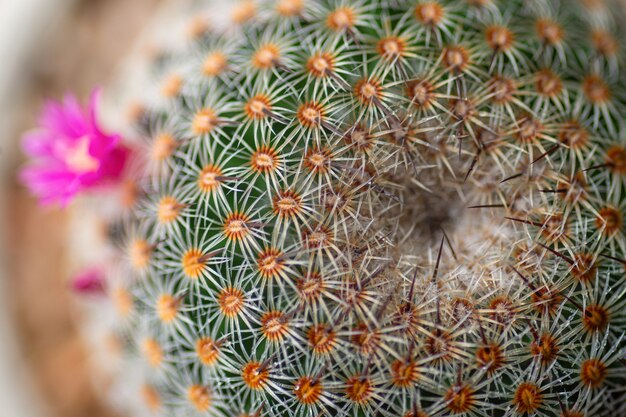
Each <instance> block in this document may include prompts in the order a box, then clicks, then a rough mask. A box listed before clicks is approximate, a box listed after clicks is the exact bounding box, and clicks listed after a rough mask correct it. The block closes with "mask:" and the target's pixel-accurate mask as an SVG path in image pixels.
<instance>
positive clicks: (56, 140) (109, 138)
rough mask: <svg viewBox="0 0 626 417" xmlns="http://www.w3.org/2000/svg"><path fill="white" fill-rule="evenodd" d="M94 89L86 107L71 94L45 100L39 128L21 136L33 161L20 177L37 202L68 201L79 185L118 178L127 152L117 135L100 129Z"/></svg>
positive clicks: (83, 187)
mask: <svg viewBox="0 0 626 417" xmlns="http://www.w3.org/2000/svg"><path fill="white" fill-rule="evenodd" d="M99 96H100V92H99V90H95V91H94V92H93V93H92V95H91V98H90V100H89V106H88V108H87V109H83V108H82V107H81V106H80V104H79V103H78V100H77V99H76V97H74V96H73V95H67V96H66V97H65V99H64V100H63V102H52V101H50V102H48V103H46V104H45V106H44V108H43V111H42V112H41V115H40V116H39V128H38V129H36V130H34V131H31V132H28V133H26V134H25V135H24V137H23V138H22V147H23V149H24V152H25V153H26V154H27V155H28V156H29V157H30V158H31V159H32V163H31V164H30V165H29V166H27V167H26V168H24V169H23V170H22V172H21V173H20V179H21V180H22V182H23V183H24V184H25V185H26V186H27V187H28V188H29V189H30V191H31V192H32V193H33V194H35V195H36V196H37V197H38V198H39V200H40V203H41V204H44V205H46V204H50V203H54V202H59V203H60V204H61V205H62V206H65V205H67V203H69V202H70V201H71V200H72V198H73V197H74V196H75V195H76V194H78V193H80V192H82V191H84V190H88V189H91V188H94V187H98V186H101V185H104V184H107V183H112V182H115V181H117V180H119V179H120V176H121V174H122V170H123V169H124V165H125V163H126V160H127V158H128V153H129V151H128V149H127V148H126V147H124V146H123V145H122V144H121V137H120V136H119V135H116V134H113V135H109V134H106V133H104V132H103V131H102V130H101V128H100V125H99V124H98V122H97V120H96V114H97V102H98V98H99Z"/></svg>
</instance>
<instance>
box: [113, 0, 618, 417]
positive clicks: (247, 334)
mask: <svg viewBox="0 0 626 417" xmlns="http://www.w3.org/2000/svg"><path fill="white" fill-rule="evenodd" d="M198 3H199V4H198V6H199V7H203V6H205V5H206V4H204V3H207V2H198ZM618 10H619V9H618V6H617V4H614V3H612V2H610V1H601V0H584V1H583V0H561V1H559V0H553V1H549V0H440V1H415V0H411V1H408V0H367V1H366V0H361V1H348V0H321V1H312V0H279V1H273V2H269V3H258V2H252V1H247V0H246V1H243V2H241V3H239V4H238V5H237V6H236V8H235V10H234V12H233V15H232V17H233V20H234V21H235V22H236V23H237V25H236V28H229V29H228V30H227V31H226V32H225V33H218V32H216V31H212V30H210V29H207V28H206V27H205V26H203V25H201V24H199V23H198V21H197V20H195V21H194V23H193V24H192V25H191V26H190V28H191V30H190V35H191V38H190V40H189V42H188V43H187V44H186V45H185V46H184V47H182V48H179V49H177V50H172V51H166V52H163V53H161V54H158V56H156V57H155V58H154V63H153V67H152V70H151V73H150V74H149V75H146V76H149V77H152V78H154V79H155V82H154V83H153V84H151V86H150V87H149V88H147V89H146V91H145V94H144V97H143V100H144V102H143V103H144V106H143V107H142V108H141V109H140V111H135V120H134V125H133V126H134V127H133V129H134V130H133V132H134V137H135V139H136V143H138V144H139V145H138V148H139V152H138V154H139V156H140V157H139V159H138V160H137V161H136V163H135V165H136V169H133V170H131V173H130V174H129V175H128V186H127V192H126V193H125V195H124V197H125V198H124V199H123V205H124V209H123V210H121V214H120V215H119V218H116V219H115V220H113V221H112V222H111V227H110V236H111V242H112V245H114V246H115V248H117V249H116V250H117V255H116V262H115V265H114V266H112V268H111V270H112V272H111V275H112V276H111V281H110V286H109V293H110V295H111V300H112V301H113V304H114V305H115V308H116V311H117V316H118V318H117V320H116V324H115V329H114V331H113V332H114V334H115V337H116V338H117V340H118V342H119V343H120V344H121V346H122V348H123V354H122V356H123V357H124V360H126V361H128V363H130V364H132V366H133V367H135V368H140V369H141V373H142V376H141V381H140V382H138V383H137V384H136V385H137V386H133V387H132V388H129V389H133V390H136V391H134V392H136V396H140V397H141V398H143V401H144V410H145V411H144V412H142V413H145V415H152V414H154V415H163V416H195V415H198V416H201V415H205V416H224V417H244V416H248V417H251V416H255V417H265V416H267V417H278V416H310V417H317V416H338V417H339V416H341V417H343V416H351V417H357V416H358V417H368V416H371V417H374V416H383V417H392V416H398V417H435V416H490V417H499V416H550V417H559V416H560V417H597V416H600V417H602V416H604V417H617V416H620V415H626V406H625V405H624V404H625V401H626V360H625V352H626V347H625V344H624V340H623V338H624V332H625V331H626V305H625V297H624V295H625V294H624V293H625V292H626V239H625V237H624V233H625V228H624V216H625V214H626V198H625V196H626V140H625V136H624V129H625V126H624V120H626V119H625V117H626V102H625V99H626V86H625V82H626V72H625V71H626V68H625V60H624V58H625V55H624V52H623V48H622V45H621V44H620V39H624V32H623V31H622V32H620V29H621V28H620V27H619V24H620V22H621V21H623V20H620V19H622V15H621V14H620V13H619V11H618ZM189 17H190V19H192V20H193V17H194V16H193V12H190V16H189ZM119 379H120V380H125V379H127V378H126V375H125V374H124V372H121V373H120V375H119Z"/></svg>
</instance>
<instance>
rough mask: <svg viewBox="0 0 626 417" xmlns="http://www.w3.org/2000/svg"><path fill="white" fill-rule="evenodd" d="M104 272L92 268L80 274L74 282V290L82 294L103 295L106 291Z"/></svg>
mask: <svg viewBox="0 0 626 417" xmlns="http://www.w3.org/2000/svg"><path fill="white" fill-rule="evenodd" d="M104 281H105V277H104V272H102V270H100V269H98V268H91V269H87V270H85V271H82V272H80V273H79V274H78V275H76V276H75V277H74V279H73V280H72V289H73V290H74V291H75V292H77V293H80V294H103V293H104V290H105V285H104Z"/></svg>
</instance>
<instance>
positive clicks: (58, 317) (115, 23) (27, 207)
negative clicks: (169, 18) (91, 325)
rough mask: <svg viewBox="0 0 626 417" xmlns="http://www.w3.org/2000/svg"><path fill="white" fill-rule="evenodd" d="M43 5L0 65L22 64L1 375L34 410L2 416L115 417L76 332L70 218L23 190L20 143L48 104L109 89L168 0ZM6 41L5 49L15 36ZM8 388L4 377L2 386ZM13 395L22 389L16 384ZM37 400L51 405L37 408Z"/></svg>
mask: <svg viewBox="0 0 626 417" xmlns="http://www.w3.org/2000/svg"><path fill="white" fill-rule="evenodd" d="M4 1H7V0H0V13H1V12H2V11H3V10H5V9H3V7H7V8H8V7H9V6H11V5H9V4H8V3H3V2H4ZM8 1H9V2H11V1H13V0H8ZM16 1H24V2H26V0H16ZM29 1H30V0H29ZM37 1H39V3H41V4H42V5H43V4H45V5H46V7H45V9H43V10H41V13H47V14H46V16H43V18H42V17H41V16H39V17H36V15H32V14H30V15H29V14H27V13H22V14H16V16H20V17H22V18H24V19H28V18H29V16H30V17H32V18H33V19H36V22H39V23H41V24H43V25H44V26H45V27H37V28H36V30H34V29H35V28H30V29H33V30H32V32H35V34H34V35H29V34H28V33H30V32H28V33H26V32H27V31H28V30H29V28H28V24H29V22H28V21H24V22H23V27H21V28H20V27H17V28H16V30H14V31H13V32H12V33H10V34H8V35H6V36H13V38H11V39H9V41H11V42H13V43H12V44H9V47H10V46H11V45H15V46H14V47H15V48H16V50H14V51H12V50H11V49H10V48H9V49H8V48H6V47H5V48H4V50H3V55H6V56H3V57H2V58H3V60H5V59H9V60H13V61H11V62H10V63H11V64H16V63H17V62H19V67H16V68H15V71H13V73H11V74H2V76H3V77H5V78H4V79H3V80H2V81H3V82H4V84H5V85H4V88H3V89H1V90H0V91H2V92H3V94H5V95H4V96H3V97H2V99H3V100H2V102H4V103H5V107H3V108H2V111H3V113H4V115H8V116H9V117H8V118H9V119H10V120H6V118H5V120H4V124H3V126H1V127H2V129H0V130H1V131H2V139H1V140H0V145H1V149H0V162H1V167H0V168H1V169H0V174H2V175H0V179H1V180H2V181H3V184H2V187H1V188H0V204H2V205H3V207H2V210H0V216H1V217H2V218H1V219H0V220H1V222H0V227H2V232H1V233H2V235H1V236H2V237H3V238H4V247H5V248H4V249H3V251H4V252H5V253H4V254H3V255H4V256H3V258H2V265H1V266H2V267H3V268H2V269H3V270H4V274H3V275H4V276H3V277H2V279H3V282H0V291H2V292H3V294H0V295H1V297H0V300H1V301H2V303H3V308H4V310H0V313H3V314H4V311H5V310H8V312H9V314H8V318H9V320H10V321H11V322H12V323H9V324H12V326H10V327H12V329H13V333H16V334H15V335H14V338H15V339H16V340H11V341H10V342H11V343H10V345H11V346H18V347H19V348H17V349H15V351H14V352H11V350H10V349H9V348H7V349H6V350H7V352H2V354H3V355H5V354H7V355H8V354H12V355H14V358H13V363H8V364H7V374H6V375H3V376H4V377H5V378H6V380H7V381H9V382H8V383H9V384H11V382H13V381H14V382H15V385H16V386H17V385H19V384H23V385H24V387H23V388H22V392H20V393H19V394H20V395H23V397H24V398H23V399H22V400H21V404H22V405H23V406H24V407H26V406H31V407H29V409H28V412H26V411H24V412H21V413H20V414H12V413H9V414H5V413H4V412H0V414H1V415H3V417H4V416H7V417H8V416H11V417H12V416H13V415H16V416H17V415H21V416H26V415H28V416H29V417H30V416H40V415H45V416H52V417H56V416H58V417H74V416H75V417H101V416H102V417H104V416H112V415H113V413H112V412H111V410H108V409H107V407H106V406H105V405H104V404H103V402H102V400H101V399H99V397H98V395H97V393H96V392H95V388H94V387H93V385H92V383H91V379H90V372H91V370H90V369H89V368H88V366H87V357H88V352H87V351H86V345H85V343H84V342H83V341H82V340H81V338H80V337H79V335H78V331H77V328H76V320H75V319H76V317H75V315H76V314H78V312H77V311H73V310H72V307H71V306H72V300H71V298H72V297H73V295H72V294H71V292H70V291H69V290H68V284H67V279H68V275H69V274H70V272H71V271H69V270H68V267H67V262H66V260H67V259H68V253H67V251H66V246H65V245H64V242H65V240H66V238H65V231H66V227H67V219H66V213H64V212H63V211H61V210H58V209H50V210H41V209H40V208H39V207H37V204H36V202H35V201H34V200H33V199H32V198H31V197H30V196H29V195H28V194H27V193H26V192H25V190H24V189H23V188H22V187H21V186H20V185H19V184H18V183H17V179H16V174H15V173H16V170H17V168H18V166H19V164H20V163H21V159H22V158H21V157H20V156H19V153H18V152H17V142H18V140H19V136H20V133H21V132H23V131H24V130H25V129H27V128H28V127H29V126H32V125H34V123H35V117H36V115H37V112H38V110H39V108H40V106H41V101H42V98H43V97H61V96H62V95H63V94H64V93H65V92H66V91H73V92H75V93H76V94H77V95H78V96H79V97H81V98H82V99H84V98H85V97H87V96H88V95H89V92H90V90H91V89H92V88H93V87H94V86H97V85H106V84H107V82H108V81H109V80H110V78H111V77H113V76H114V73H115V70H116V68H117V66H118V63H119V61H120V60H121V59H124V57H125V56H126V54H127V53H128V51H129V49H130V47H132V46H133V44H134V40H135V38H136V36H137V35H138V33H139V32H140V31H141V30H142V27H143V26H144V25H145V23H146V22H147V21H148V19H150V17H151V15H152V11H153V10H154V7H155V5H157V4H158V3H161V2H162V0H33V2H37ZM44 1H45V2H47V3H44ZM55 3H56V4H57V5H58V7H57V8H54V7H53V6H54V4H55ZM51 4H52V6H51ZM64 4H67V5H68V6H67V8H64ZM13 5H15V4H13ZM63 10H66V11H63ZM31 23H32V22H31ZM3 35H5V33H3ZM29 36H32V39H30V46H29V44H28V42H27V41H26V39H27V38H28V37H29ZM23 37H25V38H23ZM3 41H5V46H6V41H7V39H6V38H5V39H3ZM21 41H23V42H21ZM18 48H29V51H24V50H22V49H18ZM8 67H9V70H10V68H11V65H8ZM7 103H8V105H6V104H7ZM2 191H4V195H2ZM2 336H3V337H6V335H2ZM6 345H7V346H8V345H9V343H7V344H6ZM5 360H6V359H5ZM0 369H2V367H0ZM18 374H19V375H18ZM1 382H2V381H1V378H0V386H1V385H2V384H1ZM12 389H14V390H15V391H16V392H17V387H12ZM36 397H40V399H41V400H42V402H43V404H42V405H38V406H37V407H32V404H34V403H35V402H36ZM7 412H8V411H7ZM16 413H17V411H16Z"/></svg>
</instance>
